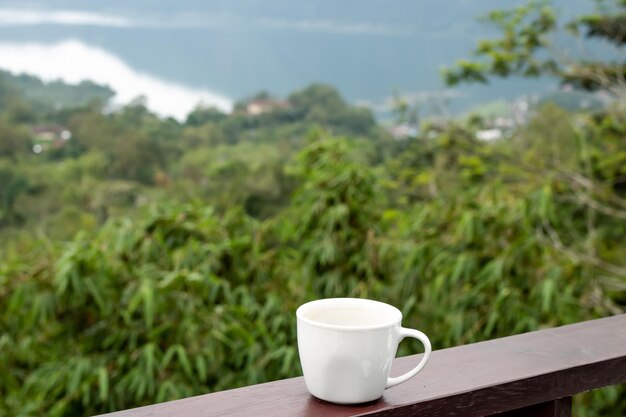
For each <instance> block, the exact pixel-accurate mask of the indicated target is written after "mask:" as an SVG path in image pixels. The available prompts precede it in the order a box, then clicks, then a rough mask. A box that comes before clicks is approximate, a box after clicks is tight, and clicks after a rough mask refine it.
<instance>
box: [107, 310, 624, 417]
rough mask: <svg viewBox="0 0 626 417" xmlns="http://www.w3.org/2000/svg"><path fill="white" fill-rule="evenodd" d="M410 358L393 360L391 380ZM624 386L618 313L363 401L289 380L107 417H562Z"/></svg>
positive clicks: (483, 347)
mask: <svg viewBox="0 0 626 417" xmlns="http://www.w3.org/2000/svg"><path fill="white" fill-rule="evenodd" d="M435 331H436V330H435ZM418 360H419V355H415V356H409V357H404V358H400V359H396V361H395V362H394V368H393V370H392V375H393V374H400V373H403V372H405V371H407V370H408V369H410V368H411V367H412V366H413V365H414V364H415V363H417V361H418ZM624 382H626V315H619V316H613V317H608V318H604V319H599V320H592V321H587V322H583V323H577V324H572V325H569V326H563V327H557V328H553V329H546V330H539V331H536V332H531V333H525V334H520V335H516V336H511V337H505V338H502V339H495V340H490V341H486V342H481V343H474V344H470V345H465V346H459V347H454V348H450V349H442V350H438V351H435V352H433V354H432V356H431V359H430V361H429V363H428V365H427V366H426V368H424V370H423V371H422V372H420V373H419V374H418V375H417V376H416V377H415V378H413V379H411V380H410V381H408V382H406V383H404V384H401V385H398V386H396V387H394V388H391V389H389V390H387V391H385V394H384V396H383V397H382V398H381V399H380V400H378V401H375V402H372V403H368V404H362V405H357V406H339V405H334V404H330V403H326V402H324V401H321V400H318V399H316V398H313V397H312V396H311V395H310V394H309V393H308V392H307V390H306V387H305V385H304V380H303V379H302V378H292V379H286V380H282V381H276V382H270V383H266V384H260V385H254V386H249V387H245V388H239V389H233V390H229V391H222V392H217V393H213V394H207V395H200V396H197V397H192V398H186V399H183V400H178V401H171V402H167V403H162V404H155V405H151V406H147V407H141V408H136V409H133V410H127V411H120V412H117V413H112V414H109V415H108V416H109V417H113V416H115V417H139V416H145V417H148V416H150V417H165V416H176V417H191V416H194V417H195V416H276V417H278V416H357V415H358V416H385V417H392V416H420V417H436V416H446V417H450V416H463V417H474V416H499V417H517V416H537V417H547V416H550V417H557V416H558V417H565V416H570V415H571V407H572V395H575V394H578V393H581V392H584V391H589V390H592V389H595V388H600V387H604V386H607V385H614V384H620V383H624Z"/></svg>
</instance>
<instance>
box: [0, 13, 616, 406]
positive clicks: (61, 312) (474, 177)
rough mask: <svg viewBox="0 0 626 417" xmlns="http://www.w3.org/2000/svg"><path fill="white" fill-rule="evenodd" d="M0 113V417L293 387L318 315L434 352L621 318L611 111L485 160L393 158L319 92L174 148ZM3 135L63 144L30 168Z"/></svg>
mask: <svg viewBox="0 0 626 417" xmlns="http://www.w3.org/2000/svg"><path fill="white" fill-rule="evenodd" d="M498 16H499V15H496V16H495V17H497V18H501V19H504V21H507V22H508V21H510V20H511V19H516V16H517V15H515V14H512V15H504V16H500V17H498ZM518 17H519V16H518ZM497 47H498V48H503V47H504V45H499V46H497ZM515 48H517V46H515ZM1 88H2V84H1V83H0V93H1V92H2V91H4V90H2V89H1ZM9 90H10V89H7V91H9ZM2 97H3V96H1V95H0V99H2ZM4 98H6V100H7V103H17V104H19V106H18V105H15V106H14V105H8V106H6V107H3V109H4V110H5V111H4V112H3V111H2V110H0V112H3V114H1V115H0V133H2V132H4V133H3V134H4V136H0V139H3V138H13V139H10V140H6V141H3V142H2V143H1V146H4V147H5V148H6V149H17V150H16V151H10V152H5V153H4V154H2V155H1V156H0V237H1V239H0V250H1V251H2V252H0V416H5V415H6V416H8V415H11V416H36V415H42V414H45V415H52V416H79V415H93V414H96V413H102V412H107V411H114V410H119V409H125V408H130V407H135V406H140V405H146V404H152V403H155V402H159V401H166V400H172V399H176V398H182V397H187V396H191V395H197V394H202V393H206V392H211V391H216V390H222V389H227V388H233V387H238V386H243V385H249V384H255V383H260V382H264V381H269V380H275V379H279V378H285V377H290V376H295V375H298V374H300V368H299V362H298V357H297V349H296V333H295V317H294V311H295V309H296V308H297V306H298V305H300V304H301V303H303V302H305V301H308V300H311V299H315V298H320V297H336V296H353V297H369V298H374V299H379V300H382V301H386V302H389V303H391V304H394V305H397V306H398V307H399V308H400V309H401V310H402V311H403V313H404V323H405V325H406V326H411V327H417V328H420V329H422V330H424V331H425V332H426V333H428V334H429V336H430V337H431V339H432V342H433V345H434V346H435V348H436V349H440V348H445V347H450V346H456V345H459V344H463V343H471V342H476V341H480V340H485V339H490V338H497V337H503V336H508V335H511V334H514V333H519V332H525V331H532V330H536V329H539V328H542V327H546V326H558V325H562V324H566V323H572V322H577V321H582V320H588V319H592V318H596V317H602V316H607V315H611V314H618V313H622V312H624V310H625V309H626V281H625V277H626V266H624V262H623V260H624V259H626V249H625V248H626V241H625V236H626V222H625V220H626V200H625V197H626V188H625V187H624V177H625V176H626V169H625V167H626V145H625V144H624V141H623V138H624V134H625V132H626V128H625V126H626V118H625V117H624V113H623V111H622V109H620V107H619V106H615V108H611V109H609V110H608V111H605V112H603V113H600V112H596V113H586V112H578V113H568V112H566V111H564V110H563V109H560V108H558V107H556V106H554V105H546V106H543V107H540V108H538V109H537V111H536V112H535V114H534V116H533V117H532V119H531V120H530V121H529V122H528V123H527V124H525V125H524V126H520V127H519V128H516V129H514V130H512V131H511V132H510V135H509V136H507V137H505V138H503V139H501V140H499V141H496V142H492V143H488V142H482V141H479V140H477V139H476V130H477V129H480V128H481V127H482V125H483V124H484V121H483V120H481V119H480V118H474V119H470V120H469V121H468V122H467V123H466V122H462V121H455V122H452V121H450V122H446V123H443V122H433V123H423V124H422V126H421V127H420V134H419V135H418V136H417V137H415V138H413V139H410V140H407V141H405V142H399V143H395V144H394V146H393V147H392V146H389V143H390V141H389V139H388V138H386V137H385V136H384V135H382V134H381V130H380V128H379V127H377V126H376V124H375V123H374V121H373V119H372V116H371V114H370V113H369V112H367V111H364V110H362V109H357V108H354V107H351V106H349V105H347V104H346V103H345V101H344V100H343V99H342V98H341V97H340V96H339V95H338V94H337V92H336V91H335V90H334V89H332V88H330V87H327V86H321V85H314V86H311V87H309V88H306V89H304V90H302V91H300V92H296V93H294V94H292V95H291V96H289V103H290V104H289V108H281V109H279V110H276V111H274V112H269V113H263V114H260V115H249V114H245V113H234V114H232V115H223V114H217V113H216V112H215V111H213V110H210V109H202V108H200V109H197V110H196V111H195V112H194V113H192V115H190V118H189V120H188V121H187V123H185V124H180V123H178V122H176V121H174V120H171V119H166V120H163V119H159V118H158V117H156V116H155V115H153V114H151V113H150V112H149V111H148V110H147V109H146V107H145V105H144V104H143V103H142V101H141V100H138V101H136V102H134V103H132V104H131V105H129V106H127V107H125V108H123V109H120V110H119V111H115V112H109V113H104V112H102V109H101V108H99V107H98V106H86V107H82V108H78V109H73V110H65V111H63V112H58V113H55V112H50V113H47V116H45V117H44V116H42V114H41V113H38V112H33V111H32V108H31V107H29V102H28V101H23V100H22V99H21V98H20V97H19V95H18V96H15V95H14V93H7V95H6V96H4ZM22 105H24V106H26V107H24V108H23V110H24V111H23V112H22V113H19V112H16V111H15V108H18V107H20V106H22ZM405 110H408V109H405ZM18 114H22V115H26V116H29V117H31V116H32V117H35V119H37V118H38V117H44V119H43V121H46V122H54V123H58V124H62V125H63V126H65V127H67V128H68V129H69V130H70V131H71V132H72V138H71V139H70V140H69V141H68V143H66V144H65V145H64V146H63V147H61V148H59V149H58V152H55V153H54V154H53V153H48V152H44V153H42V154H38V155H35V154H33V153H31V152H29V151H28V148H29V146H30V145H28V146H27V145H26V144H29V142H30V137H29V134H28V127H29V125H30V124H32V123H35V122H34V121H30V122H29V121H28V120H29V119H28V117H16V115H18ZM404 116H406V117H407V121H409V120H408V117H413V116H411V115H409V114H408V113H407V112H406V111H405V113H404ZM411 121H412V122H416V121H417V116H415V118H414V119H412V120H411ZM6 132H8V133H6ZM330 132H332V133H330ZM337 132H340V133H342V134H345V135H346V137H344V136H337V135H336V133H337ZM352 137H355V138H352ZM14 138H18V139H14ZM22 146H24V147H25V150H24V149H22V150H20V149H21V147H22ZM0 148H1V149H5V148H2V147H0ZM416 349H418V347H417V345H414V344H411V342H407V343H404V344H402V346H401V347H400V352H401V354H408V353H412V352H415V351H416ZM624 398H626V397H625V396H624V387H612V388H610V389H607V390H602V391H598V392H596V393H592V394H590V395H585V396H581V397H579V398H577V399H576V415H577V416H584V417H599V416H602V415H622V414H624V411H625V410H626V403H625V400H624Z"/></svg>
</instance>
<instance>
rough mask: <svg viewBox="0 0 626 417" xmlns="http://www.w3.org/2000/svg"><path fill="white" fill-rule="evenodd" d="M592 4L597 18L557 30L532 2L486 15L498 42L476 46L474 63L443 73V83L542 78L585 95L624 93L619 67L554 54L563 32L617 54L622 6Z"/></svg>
mask: <svg viewBox="0 0 626 417" xmlns="http://www.w3.org/2000/svg"><path fill="white" fill-rule="evenodd" d="M596 1H597V3H598V5H599V6H600V7H599V8H598V11H597V13H595V14H591V15H583V16H580V17H578V18H577V19H574V20H573V21H571V22H568V23H567V24H566V25H559V22H558V19H557V16H556V14H555V11H554V10H553V8H551V7H550V6H549V3H548V2H546V1H531V2H530V3H528V4H527V5H524V6H519V7H517V8H515V9H512V10H497V11H493V12H491V13H489V14H488V15H487V16H486V17H485V18H484V20H485V21H486V22H487V23H489V24H491V25H494V26H495V27H496V28H497V29H498V30H499V31H500V32H501V35H502V36H501V37H500V38H497V39H487V40H482V41H480V42H479V44H478V46H477V48H476V49H475V51H474V55H475V57H476V59H474V60H461V61H459V62H457V64H456V65H455V66H454V67H452V68H447V69H444V70H443V75H444V79H445V81H446V83H447V84H448V85H456V84H459V83H461V82H478V83H487V82H488V79H489V77H509V76H512V75H521V76H524V77H538V76H540V75H544V74H545V75H550V76H554V77H557V78H558V79H560V80H561V82H562V83H567V84H571V85H574V86H575V87H577V88H581V89H585V90H597V89H606V90H611V91H613V92H614V93H618V92H619V91H620V90H622V91H623V90H624V86H625V82H624V79H625V67H624V62H623V61H622V62H620V61H619V60H605V61H592V60H576V59H573V58H571V57H563V56H562V55H560V54H559V53H557V50H558V49H559V46H558V45H555V43H554V41H553V40H552V38H551V36H552V35H554V34H555V33H556V32H557V31H558V30H559V29H562V28H565V27H566V28H568V29H569V30H570V33H572V34H574V35H577V36H578V35H580V34H581V33H582V35H584V36H585V37H586V38H587V39H603V40H606V41H608V42H610V43H612V44H613V45H614V46H615V47H617V48H621V47H622V46H623V45H624V43H625V42H626V2H624V1H623V0H596ZM546 51H548V52H549V53H548V54H547V55H546V54H545V52H546ZM619 94H623V93H619Z"/></svg>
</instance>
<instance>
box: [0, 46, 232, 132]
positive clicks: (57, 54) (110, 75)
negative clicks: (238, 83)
mask: <svg viewBox="0 0 626 417" xmlns="http://www.w3.org/2000/svg"><path fill="white" fill-rule="evenodd" d="M0 68H2V69H5V70H8V71H10V72H13V73H27V74H30V75H35V76H37V77H39V78H41V79H43V80H44V81H53V80H58V79H60V80H63V81H65V82H66V83H70V84H77V83H80V82H81V81H83V80H91V81H93V82H95V83H98V84H106V85H108V86H109V87H111V88H112V89H113V90H115V92H116V95H115V97H113V103H114V104H116V105H123V104H126V103H129V102H130V101H132V100H133V99H135V98H137V97H139V96H144V97H145V98H146V101H147V105H148V107H149V108H150V109H151V110H152V111H154V112H155V113H157V114H159V115H161V116H172V117H175V118H176V119H178V120H184V119H185V118H186V116H187V114H188V113H189V112H190V111H191V110H193V108H194V107H195V106H196V105H198V104H199V103H202V104H203V105H206V106H214V107H217V108H218V109H220V110H223V111H230V110H231V108H232V101H231V100H230V99H229V98H227V97H225V96H222V95H220V94H217V93H214V92H211V91H208V90H201V89H194V88H192V87H186V86H183V85H179V84H176V83H170V82H167V81H164V80H161V79H159V78H156V77H154V76H152V75H149V74H144V73H141V72H138V71H136V70H134V69H133V68H131V67H130V66H128V65H127V64H126V63H125V62H124V61H123V60H121V59H120V58H118V57H117V56H115V55H113V54H111V53H110V52H107V51H105V50H103V49H100V48H97V47H93V46H89V45H86V44H84V43H82V42H80V41H77V40H68V41H63V42H60V43H55V44H43V43H5V42H0Z"/></svg>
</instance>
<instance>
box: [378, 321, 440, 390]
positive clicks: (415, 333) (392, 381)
mask: <svg viewBox="0 0 626 417" xmlns="http://www.w3.org/2000/svg"><path fill="white" fill-rule="evenodd" d="M398 333H399V336H400V338H399V339H398V343H400V342H401V341H402V340H403V339H404V338H405V337H413V338H415V339H418V340H419V341H420V342H422V344H423V345H424V357H423V358H422V360H421V361H420V363H418V364H417V366H416V367H415V368H413V369H411V370H410V371H409V372H407V373H406V374H404V375H400V376H398V377H395V378H391V377H389V378H387V385H386V386H385V389H387V388H391V387H393V386H396V385H398V384H401V383H403V382H406V381H408V380H409V379H411V378H413V377H414V376H415V375H417V373H418V372H419V371H421V370H422V368H423V367H424V365H426V362H428V359H429V358H430V352H431V351H432V348H431V346H430V340H428V336H426V335H425V334H424V333H422V332H420V331H419V330H414V329H405V328H404V327H400V330H399V331H398Z"/></svg>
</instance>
